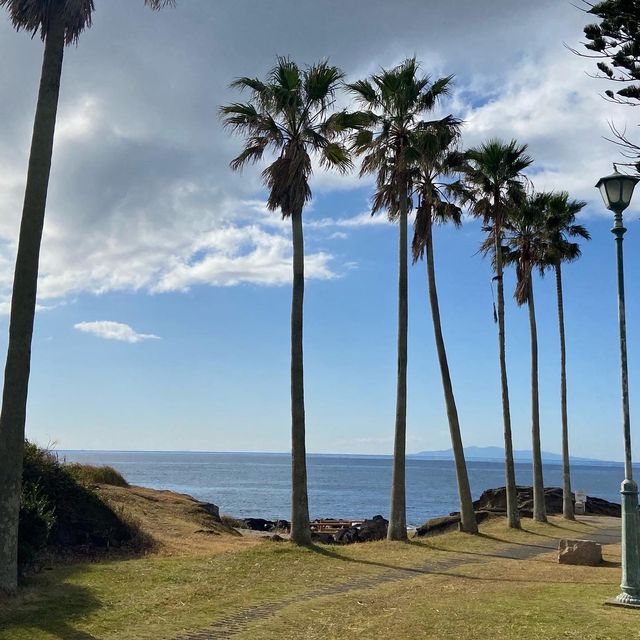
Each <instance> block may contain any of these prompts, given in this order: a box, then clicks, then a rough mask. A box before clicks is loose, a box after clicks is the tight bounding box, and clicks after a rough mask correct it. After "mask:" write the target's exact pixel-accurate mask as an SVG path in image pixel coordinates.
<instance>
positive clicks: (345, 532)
mask: <svg viewBox="0 0 640 640" xmlns="http://www.w3.org/2000/svg"><path fill="white" fill-rule="evenodd" d="M333 538H334V540H335V541H336V543H337V544H353V543H354V542H360V536H359V535H358V527H349V528H348V529H342V530H341V531H338V533H336V534H334V536H333Z"/></svg>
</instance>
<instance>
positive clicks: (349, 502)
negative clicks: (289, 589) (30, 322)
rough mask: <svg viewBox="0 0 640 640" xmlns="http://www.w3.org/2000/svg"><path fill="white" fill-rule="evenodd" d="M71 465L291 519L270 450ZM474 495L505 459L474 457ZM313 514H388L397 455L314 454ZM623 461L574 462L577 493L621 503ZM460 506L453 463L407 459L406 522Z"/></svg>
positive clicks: (228, 508) (92, 459) (224, 506)
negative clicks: (105, 469) (109, 470)
mask: <svg viewBox="0 0 640 640" xmlns="http://www.w3.org/2000/svg"><path fill="white" fill-rule="evenodd" d="M59 456H60V458H61V459H64V460H66V461H67V462H85V463H89V464H106V465H110V466H112V467H114V468H115V469H117V470H118V471H120V472H121V473H122V474H123V475H124V477H125V478H126V479H127V481H128V482H129V483H130V484H134V485H140V486H143V487H151V488H153V489H169V490H171V491H177V492H179V493H187V494H189V495H192V496H193V497H194V498H197V499H198V500H204V501H206V502H213V503H214V504H216V505H218V507H220V512H221V513H224V514H230V515H234V516H237V517H242V518H246V517H257V518H267V519H277V518H284V519H289V517H290V507H289V499H290V481H289V475H290V457H289V455H288V454H276V453H273V454H265V453H189V452H139V451H122V452H120V451H60V452H59ZM467 466H468V470H469V481H470V483H471V491H472V493H473V497H474V499H476V498H478V497H479V495H480V493H482V491H483V490H485V489H489V488H491V487H499V486H504V467H503V465H502V464H500V463H498V462H476V461H469V462H468V464H467ZM308 476H309V511H310V516H311V518H312V519H313V518H324V517H332V518H365V517H366V518H369V517H372V516H374V515H376V514H381V515H384V516H385V517H387V515H388V512H389V493H390V484H391V458H390V457H387V456H345V455H314V454H311V455H309V456H308ZM516 478H517V482H518V484H523V485H530V484H531V465H530V464H526V463H517V464H516ZM622 479H623V468H622V465H619V466H618V465H602V466H599V465H593V464H589V465H579V464H573V465H572V486H573V490H574V491H575V490H576V489H584V490H585V491H586V492H587V494H588V495H591V496H597V497H599V498H604V499H606V500H609V501H611V502H620V493H619V491H620V482H621V481H622ZM544 481H545V486H547V487H552V486H554V487H561V486H562V469H561V466H560V465H558V464H545V465H544ZM457 509H458V498H457V491H456V479H455V470H454V466H453V462H451V461H448V460H421V459H415V458H413V459H412V458H408V459H407V523H408V524H409V525H410V526H419V525H420V524H422V523H423V522H424V521H425V520H427V519H428V518H433V517H436V516H440V515H445V514H447V513H449V512H450V511H455V510H457Z"/></svg>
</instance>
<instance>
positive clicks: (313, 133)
mask: <svg viewBox="0 0 640 640" xmlns="http://www.w3.org/2000/svg"><path fill="white" fill-rule="evenodd" d="M342 78H343V74H342V72H341V71H340V70H339V69H338V68H337V67H333V66H331V65H329V64H328V63H327V62H320V63H318V64H315V65H313V66H310V67H308V68H306V69H300V68H299V67H298V65H297V64H296V63H295V62H293V61H291V60H289V59H288V58H278V60H277V64H276V65H275V67H274V68H273V69H272V70H271V71H270V73H269V75H268V77H267V80H266V82H263V81H262V80H259V79H257V78H239V79H238V80H236V81H235V82H233V83H232V85H231V86H232V87H233V88H237V89H246V90H249V91H250V92H251V94H252V95H251V99H250V100H249V101H248V102H236V103H233V104H230V105H227V106H224V107H221V108H220V114H221V116H222V118H223V121H224V123H225V125H226V126H227V127H228V128H229V129H231V130H232V131H233V132H237V133H241V134H243V135H244V136H245V138H246V143H245V146H244V149H243V150H242V152H241V153H240V154H239V155H238V156H237V157H236V158H235V159H234V160H233V161H232V162H231V168H232V169H236V170H237V169H241V168H242V167H243V166H244V165H246V164H249V163H256V162H258V161H259V160H261V159H262V158H263V156H264V154H265V152H268V151H271V152H274V153H275V154H276V155H277V158H276V160H275V161H274V162H273V163H272V164H270V165H269V166H268V167H267V168H266V169H265V170H264V171H263V173H262V176H263V179H264V182H265V184H266V186H267V188H268V189H269V198H268V200H267V206H268V208H269V209H270V210H271V211H275V210H277V209H280V211H281V212H282V216H283V217H287V216H290V215H291V214H293V213H298V212H301V211H302V209H303V207H304V204H305V202H307V201H308V200H309V199H310V198H311V190H310V188H309V176H310V175H311V172H312V165H311V154H313V153H315V154H317V155H318V156H319V158H320V162H321V164H322V165H323V166H325V167H334V168H337V169H338V170H340V171H347V170H348V169H349V168H351V166H352V163H351V160H350V157H349V153H348V152H347V149H346V148H345V146H344V145H343V144H342V143H341V142H340V141H339V139H338V138H339V135H340V134H341V132H342V131H343V130H344V126H345V117H346V114H345V113H344V112H336V113H330V110H331V107H332V106H333V104H334V96H335V92H336V90H337V88H338V86H339V85H340V83H341V81H342Z"/></svg>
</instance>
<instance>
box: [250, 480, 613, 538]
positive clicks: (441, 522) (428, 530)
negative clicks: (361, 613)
mask: <svg viewBox="0 0 640 640" xmlns="http://www.w3.org/2000/svg"><path fill="white" fill-rule="evenodd" d="M517 491H518V510H519V513H520V517H521V518H531V517H532V515H533V488H532V487H528V486H518V487H517ZM506 504H507V503H506V489H505V487H497V488H494V489H487V490H486V491H484V492H483V493H482V495H481V496H480V498H478V500H476V501H474V503H473V506H474V509H475V511H476V519H477V521H478V522H479V523H480V522H483V521H484V520H486V519H488V518H490V517H501V516H504V515H505V514H506V512H507V507H506ZM545 504H546V509H547V514H548V515H560V514H562V489H560V488H558V487H549V488H546V489H545ZM585 515H600V516H612V517H616V518H619V517H620V515H621V510H620V505H619V504H618V503H615V502H609V501H608V500H604V499H602V498H597V497H594V496H587V501H586V504H585ZM239 522H242V523H244V525H245V527H246V529H248V530H250V531H254V532H261V533H271V534H273V535H272V536H270V537H271V539H274V540H283V539H285V538H284V537H283V535H286V534H287V533H288V532H289V529H290V524H289V522H287V521H286V520H265V519H263V518H246V519H243V520H240V521H239ZM388 524H389V522H388V520H386V519H385V518H384V517H383V516H381V515H376V516H373V517H372V518H371V519H366V520H353V521H350V520H336V519H331V518H326V519H322V520H314V521H312V522H311V530H312V539H313V540H314V541H316V542H321V543H324V544H353V543H357V542H370V541H373V540H384V538H386V535H387V527H388ZM459 524H460V514H459V513H458V512H452V513H450V514H449V515H446V516H441V517H437V518H431V519H429V520H427V521H426V522H425V523H424V524H423V525H421V526H420V527H418V528H417V529H416V533H415V535H416V536H417V537H421V536H430V535H437V534H439V533H446V532H448V531H451V530H454V529H457V528H459Z"/></svg>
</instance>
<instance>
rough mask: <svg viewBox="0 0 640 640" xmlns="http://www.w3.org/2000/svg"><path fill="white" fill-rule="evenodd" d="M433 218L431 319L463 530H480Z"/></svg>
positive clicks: (428, 239)
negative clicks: (443, 318)
mask: <svg viewBox="0 0 640 640" xmlns="http://www.w3.org/2000/svg"><path fill="white" fill-rule="evenodd" d="M432 230H433V229H432V224H431V220H430V219H429V220H427V229H426V247H425V248H426V254H427V280H428V282H429V302H430V303H431V319H432V320H433V332H434V334H435V339H436V350H437V352H438V362H439V363H440V375H441V377H442V389H443V391H444V400H445V404H446V407H447V417H448V419H449V431H450V433H451V445H452V447H453V459H454V461H455V466H456V478H457V480H458V499H459V502H460V524H461V528H462V530H463V531H466V532H468V533H478V524H477V522H476V514H475V511H474V508H473V500H472V498H471V489H470V487H469V476H468V474H467V465H466V462H465V459H464V447H463V446H462V435H461V434H460V421H459V420H458V409H457V407H456V400H455V397H454V395H453V385H452V384H451V375H450V373H449V363H448V361H447V351H446V349H445V346H444V338H443V336H442V324H441V322H440V305H439V303H438V290H437V288H436V270H435V265H434V258H433V234H432Z"/></svg>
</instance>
